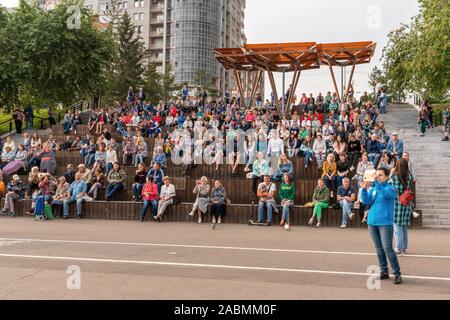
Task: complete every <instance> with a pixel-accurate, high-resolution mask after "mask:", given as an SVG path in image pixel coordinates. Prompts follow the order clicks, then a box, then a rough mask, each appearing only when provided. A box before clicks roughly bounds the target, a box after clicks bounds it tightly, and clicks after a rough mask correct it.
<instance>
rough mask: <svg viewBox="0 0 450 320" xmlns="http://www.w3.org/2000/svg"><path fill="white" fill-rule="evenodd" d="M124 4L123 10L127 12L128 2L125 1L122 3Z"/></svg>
mask: <svg viewBox="0 0 450 320" xmlns="http://www.w3.org/2000/svg"><path fill="white" fill-rule="evenodd" d="M122 3H123V8H124V9H125V10H126V9H128V2H127V1H125V2H122Z"/></svg>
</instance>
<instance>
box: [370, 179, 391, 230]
mask: <svg viewBox="0 0 450 320" xmlns="http://www.w3.org/2000/svg"><path fill="white" fill-rule="evenodd" d="M396 198H397V192H396V191H395V189H394V187H393V186H392V185H390V184H389V183H387V182H385V183H379V182H378V181H375V182H374V184H373V186H372V187H371V188H370V189H369V190H367V189H362V190H361V202H362V203H363V204H365V205H370V209H369V217H368V219H367V224H368V225H371V226H392V225H393V224H394V202H395V199H396Z"/></svg>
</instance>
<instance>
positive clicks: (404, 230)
mask: <svg viewBox="0 0 450 320" xmlns="http://www.w3.org/2000/svg"><path fill="white" fill-rule="evenodd" d="M394 240H395V241H394V242H395V248H396V249H398V250H399V251H400V252H404V251H406V249H408V227H407V226H399V225H398V224H396V223H394Z"/></svg>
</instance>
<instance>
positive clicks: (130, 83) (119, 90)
mask: <svg viewBox="0 0 450 320" xmlns="http://www.w3.org/2000/svg"><path fill="white" fill-rule="evenodd" d="M115 37H116V38H117V40H118V45H117V55H116V56H115V57H114V62H113V64H112V67H111V68H110V70H109V75H108V79H109V81H110V92H109V95H110V96H112V97H113V98H114V99H116V100H117V99H121V98H123V97H124V96H125V94H126V92H127V90H128V88H129V87H133V88H136V87H137V86H138V85H139V84H140V83H141V82H142V75H143V73H144V71H145V68H144V65H143V61H142V60H143V58H144V54H145V50H144V46H143V43H142V42H141V37H140V35H139V34H138V35H137V36H135V33H134V25H133V23H132V22H131V18H130V16H129V14H128V13H127V12H126V11H125V13H124V14H123V16H122V19H121V21H120V24H119V25H118V28H117V33H116V34H115Z"/></svg>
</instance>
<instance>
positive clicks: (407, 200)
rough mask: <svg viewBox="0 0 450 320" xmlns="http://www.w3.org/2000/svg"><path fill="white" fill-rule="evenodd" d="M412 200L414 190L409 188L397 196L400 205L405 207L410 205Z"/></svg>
mask: <svg viewBox="0 0 450 320" xmlns="http://www.w3.org/2000/svg"><path fill="white" fill-rule="evenodd" d="M413 200H414V192H412V190H411V189H406V190H405V191H403V193H402V194H401V195H400V197H399V202H400V204H401V205H402V206H404V207H407V206H409V205H411V202H413Z"/></svg>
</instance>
